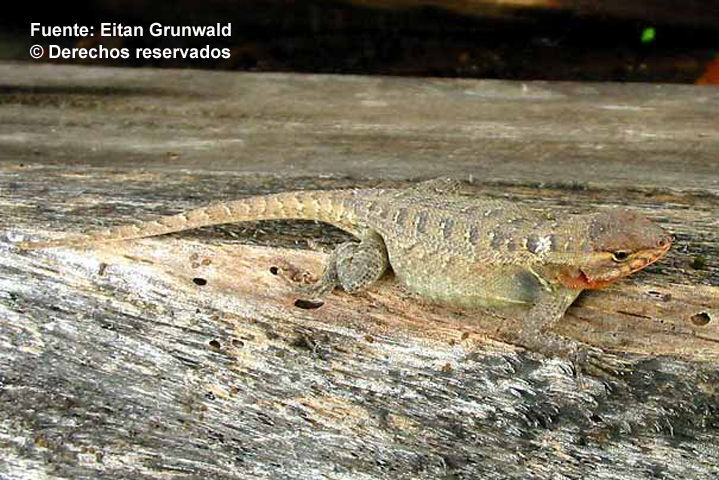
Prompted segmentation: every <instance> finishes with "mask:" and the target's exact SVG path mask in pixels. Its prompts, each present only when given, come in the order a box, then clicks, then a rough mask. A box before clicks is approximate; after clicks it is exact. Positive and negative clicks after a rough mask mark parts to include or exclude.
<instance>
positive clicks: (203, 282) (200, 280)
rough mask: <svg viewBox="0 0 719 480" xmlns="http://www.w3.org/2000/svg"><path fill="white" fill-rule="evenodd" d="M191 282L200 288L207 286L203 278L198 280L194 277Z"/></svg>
mask: <svg viewBox="0 0 719 480" xmlns="http://www.w3.org/2000/svg"><path fill="white" fill-rule="evenodd" d="M192 282H193V283H194V284H195V285H199V286H201V287H202V286H204V285H207V280H205V279H204V278H200V277H195V278H193V279H192Z"/></svg>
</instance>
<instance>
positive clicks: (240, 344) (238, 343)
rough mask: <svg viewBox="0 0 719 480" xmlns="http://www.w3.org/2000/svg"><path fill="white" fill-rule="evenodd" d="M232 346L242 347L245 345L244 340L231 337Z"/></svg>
mask: <svg viewBox="0 0 719 480" xmlns="http://www.w3.org/2000/svg"><path fill="white" fill-rule="evenodd" d="M232 346H233V347H237V348H242V347H244V346H245V342H243V341H242V340H238V339H236V338H233V339H232Z"/></svg>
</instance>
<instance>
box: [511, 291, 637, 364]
mask: <svg viewBox="0 0 719 480" xmlns="http://www.w3.org/2000/svg"><path fill="white" fill-rule="evenodd" d="M580 293H581V290H573V289H569V288H565V287H554V288H551V289H548V290H543V291H542V293H541V294H540V295H539V297H538V299H537V301H536V303H535V304H534V306H533V307H532V308H531V309H530V310H529V312H527V314H526V316H525V317H524V321H523V323H522V333H521V335H520V342H521V344H522V346H524V347H525V348H527V349H529V350H532V351H535V352H538V353H541V354H543V355H549V356H560V357H563V358H566V359H568V360H570V361H571V362H572V364H573V366H574V369H575V371H576V373H577V374H580V373H581V371H582V370H587V371H589V373H594V374H602V373H606V372H612V373H617V372H619V371H621V370H622V368H623V363H622V362H621V361H617V360H616V359H612V358H611V357H610V356H608V355H605V354H604V353H603V352H602V351H601V350H600V349H597V348H592V347H589V346H588V345H584V344H582V343H580V342H578V341H576V340H572V339H568V338H565V337H562V336H561V335H559V334H556V333H551V332H548V331H549V330H550V329H551V328H552V327H554V326H555V325H556V324H557V322H559V320H561V319H562V318H563V317H564V314H565V312H566V310H567V309H568V308H569V306H570V305H571V304H572V302H574V300H575V299H576V298H577V297H578V296H579V294H580Z"/></svg>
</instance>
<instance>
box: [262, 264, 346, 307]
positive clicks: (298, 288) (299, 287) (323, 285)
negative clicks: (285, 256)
mask: <svg viewBox="0 0 719 480" xmlns="http://www.w3.org/2000/svg"><path fill="white" fill-rule="evenodd" d="M271 271H272V273H273V274H275V275H277V276H278V277H279V278H280V279H282V280H283V281H284V282H285V283H286V284H287V285H289V286H290V287H291V288H292V290H293V291H294V292H295V293H296V294H298V295H302V296H303V297H307V298H310V299H313V300H315V299H318V298H320V297H322V296H324V295H325V294H326V293H327V292H330V291H331V290H333V289H334V288H335V285H336V284H335V283H334V282H332V281H329V280H331V279H329V278H327V276H323V277H322V278H321V279H320V280H317V279H316V277H315V276H314V275H312V274H311V273H310V272H308V271H307V270H302V269H299V268H297V267H296V266H294V265H292V264H291V263H289V262H277V265H275V266H274V267H272V269H271Z"/></svg>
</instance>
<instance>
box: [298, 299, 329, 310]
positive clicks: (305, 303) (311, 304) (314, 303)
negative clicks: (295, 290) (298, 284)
mask: <svg viewBox="0 0 719 480" xmlns="http://www.w3.org/2000/svg"><path fill="white" fill-rule="evenodd" d="M324 304H325V302H322V301H319V300H303V299H301V298H300V299H298V300H295V307H297V308H302V309H304V310H314V309H315V308H320V307H321V306H322V305H324Z"/></svg>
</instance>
